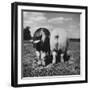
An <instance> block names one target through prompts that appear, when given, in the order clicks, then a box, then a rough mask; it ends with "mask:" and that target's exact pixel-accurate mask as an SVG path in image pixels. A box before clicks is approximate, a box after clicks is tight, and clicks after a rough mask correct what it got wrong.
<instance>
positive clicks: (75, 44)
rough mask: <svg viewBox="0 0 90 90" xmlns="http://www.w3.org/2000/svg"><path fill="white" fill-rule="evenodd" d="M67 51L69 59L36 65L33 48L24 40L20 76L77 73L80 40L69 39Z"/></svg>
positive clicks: (78, 69)
mask: <svg viewBox="0 0 90 90" xmlns="http://www.w3.org/2000/svg"><path fill="white" fill-rule="evenodd" d="M68 51H69V53H70V56H71V58H70V60H69V61H67V62H59V63H57V64H53V65H52V64H49V65H48V66H46V67H42V66H38V64H37V58H36V55H35V49H34V48H33V45H32V43H30V42H29V41H26V42H24V49H23V59H22V74H23V75H22V76H23V77H39V76H56V75H57V76H60V75H79V74H80V41H74V40H70V43H69V48H68Z"/></svg>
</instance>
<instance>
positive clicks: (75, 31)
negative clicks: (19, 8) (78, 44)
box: [23, 11, 80, 38]
mask: <svg viewBox="0 0 90 90" xmlns="http://www.w3.org/2000/svg"><path fill="white" fill-rule="evenodd" d="M27 26H29V27H30V31H31V34H32V35H33V33H34V32H35V31H36V30H37V29H38V28H40V27H45V28H47V29H49V30H50V31H52V30H55V29H57V28H60V29H64V30H66V32H67V33H68V37H69V38H80V14H78V13H66V12H58V13H57V12H32V11H23V27H24V28H25V27H27Z"/></svg>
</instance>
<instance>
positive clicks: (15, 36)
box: [11, 2, 88, 87]
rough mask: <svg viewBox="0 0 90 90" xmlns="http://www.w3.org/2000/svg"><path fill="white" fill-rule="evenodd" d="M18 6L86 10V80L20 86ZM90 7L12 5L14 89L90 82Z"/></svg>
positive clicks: (22, 3) (12, 74) (38, 4)
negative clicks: (89, 77) (89, 53)
mask: <svg viewBox="0 0 90 90" xmlns="http://www.w3.org/2000/svg"><path fill="white" fill-rule="evenodd" d="M18 6H36V7H38V6H39V7H43V6H44V7H53V8H54V7H55V8H70V9H71V8H72V9H83V10H85V61H86V62H85V80H80V81H65V82H48V83H32V84H18ZM87 27H88V7H87V6H73V5H57V4H42V3H24V2H14V3H12V4H11V85H12V86H13V87H23V86H41V85H56V84H73V83H87V82H88V60H87V59H88V58H87V57H88V51H87V50H88V34H87V33H88V28H87Z"/></svg>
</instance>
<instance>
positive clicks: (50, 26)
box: [12, 3, 87, 85]
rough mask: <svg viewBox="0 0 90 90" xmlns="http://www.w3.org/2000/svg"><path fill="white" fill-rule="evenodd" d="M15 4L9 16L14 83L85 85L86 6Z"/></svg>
mask: <svg viewBox="0 0 90 90" xmlns="http://www.w3.org/2000/svg"><path fill="white" fill-rule="evenodd" d="M19 4H20V3H15V5H16V8H15V9H14V11H16V12H15V13H16V14H15V13H14V14H15V15H16V16H18V17H17V18H16V17H13V18H14V19H13V23H14V22H15V26H16V27H15V29H14V30H17V31H16V33H15V35H16V36H15V40H17V42H16V41H15V42H16V43H17V44H16V46H17V47H16V46H15V47H16V48H17V51H16V53H15V55H16V57H15V58H16V59H17V61H14V60H15V59H14V60H13V62H15V64H16V65H15V67H14V70H15V68H16V71H15V73H14V74H13V75H14V76H15V75H16V76H15V77H14V76H12V77H13V78H15V80H16V79H17V80H16V83H17V84H18V85H19V84H21V85H34V84H35V83H38V84H44V83H45V84H46V85H48V83H51V84H52V83H55V82H56V83H57V84H59V83H61V84H62V83H63V84H64V82H66V83H70V82H71V83H73V82H84V81H85V82H86V81H87V80H86V77H87V76H86V73H87V69H86V64H87V63H86V62H87V60H86V59H87V58H86V45H87V42H86V34H87V33H86V31H87V28H86V11H85V10H86V7H79V6H78V7H77V6H76V7H73V6H71V7H70V6H69V8H68V6H66V8H65V7H64V6H63V5H62V6H60V5H57V7H55V6H54V5H46V4H45V5H44V4H41V6H40V5H39V4H30V5H29V4H25V6H24V3H22V4H20V5H19ZM15 5H13V8H14V7H15ZM48 6H49V7H48ZM50 6H51V7H50ZM14 11H13V12H14ZM14 20H15V21H14ZM13 27H14V26H13ZM14 30H13V32H15V31H14ZM13 35H14V34H13ZM85 72H86V73H85ZM17 84H16V85H17Z"/></svg>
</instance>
